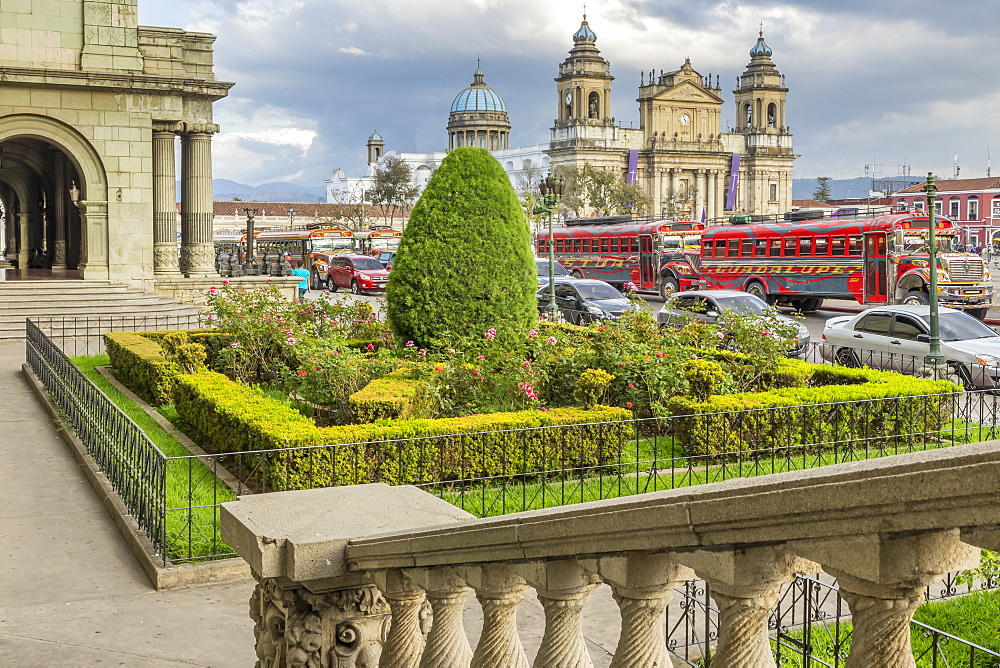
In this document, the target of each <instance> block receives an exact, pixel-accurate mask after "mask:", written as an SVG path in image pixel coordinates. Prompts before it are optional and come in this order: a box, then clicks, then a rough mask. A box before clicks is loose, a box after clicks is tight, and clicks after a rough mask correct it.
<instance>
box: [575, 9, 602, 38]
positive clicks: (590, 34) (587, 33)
mask: <svg viewBox="0 0 1000 668" xmlns="http://www.w3.org/2000/svg"><path fill="white" fill-rule="evenodd" d="M573 41H574V42H582V41H588V42H596V41H597V35H595V34H594V31H593V30H591V29H590V24H589V23H587V15H586V14H584V15H583V23H581V24H580V29H579V30H577V31H576V32H575V33H573Z"/></svg>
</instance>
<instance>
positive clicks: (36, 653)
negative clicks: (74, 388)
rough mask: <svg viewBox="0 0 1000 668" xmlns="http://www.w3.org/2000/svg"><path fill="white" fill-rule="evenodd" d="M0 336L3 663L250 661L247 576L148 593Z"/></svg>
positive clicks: (20, 352) (18, 349)
mask: <svg viewBox="0 0 1000 668" xmlns="http://www.w3.org/2000/svg"><path fill="white" fill-rule="evenodd" d="M23 361H24V343H23V342H18V343H4V344H0V415H2V416H3V422H2V427H0V481H2V484H0V545H2V548H0V657H3V659H2V661H0V662H2V663H3V665H5V666H32V665H44V666H81V665H94V664H103V665H108V664H112V665H121V666H180V665H184V666H191V665H196V666H234V667H236V666H240V667H244V666H252V665H253V663H254V661H255V660H256V656H255V655H254V649H253V647H254V642H253V625H252V623H251V622H250V618H249V615H248V612H247V600H248V599H249V597H250V592H251V590H252V588H253V586H252V582H251V581H247V582H242V583H238V584H229V585H210V586H204V587H195V588H190V589H184V590H174V591H166V592H156V591H155V590H153V588H152V587H151V586H150V584H149V581H148V580H147V578H146V576H145V574H144V573H143V572H142V571H141V570H140V569H139V567H138V566H137V565H136V562H135V559H134V558H133V556H132V554H131V553H130V552H129V551H128V550H127V549H126V548H125V545H124V543H123V541H122V538H121V535H120V534H119V533H118V530H117V529H116V528H115V526H114V524H113V523H112V522H111V519H110V518H109V517H108V515H107V513H106V512H105V511H104V509H103V508H102V507H101V505H100V504H99V503H98V501H97V497H96V495H95V494H94V492H93V490H92V489H91V487H90V485H89V484H88V483H87V481H86V479H85V478H84V476H83V474H82V473H81V471H80V470H79V468H78V467H77V465H76V462H75V460H74V459H73V458H72V456H71V455H70V453H69V450H68V449H67V447H66V445H65V444H64V443H63V442H62V440H61V439H60V437H59V435H58V434H57V433H56V430H55V428H54V427H53V425H52V423H51V421H50V420H49V419H48V416H47V415H46V414H45V413H44V411H43V410H42V408H41V406H39V404H38V402H37V400H36V399H35V396H34V394H33V393H32V391H31V389H30V388H29V387H28V385H27V384H26V383H25V381H24V379H23V377H22V376H21V364H22V362H23Z"/></svg>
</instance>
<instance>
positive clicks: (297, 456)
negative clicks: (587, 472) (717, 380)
mask: <svg viewBox="0 0 1000 668" xmlns="http://www.w3.org/2000/svg"><path fill="white" fill-rule="evenodd" d="M174 405H175V407H176V409H177V412H178V413H179V414H180V415H181V417H183V418H184V419H185V420H186V421H187V422H188V423H189V424H190V425H191V426H192V427H194V428H195V429H197V430H198V432H199V433H200V435H201V436H202V438H203V441H204V443H203V447H204V448H205V449H206V450H207V451H209V452H216V453H226V452H240V451H245V450H278V451H280V452H276V453H273V454H271V455H268V457H267V462H266V466H265V465H262V463H261V462H260V461H248V462H247V466H248V467H250V466H254V467H256V468H257V469H258V470H260V472H261V476H262V478H263V482H264V484H266V486H267V488H268V489H270V490H287V489H305V488H310V487H325V486H330V485H338V484H361V483H366V482H387V483H390V484H411V483H419V482H431V481H438V480H454V479H465V478H475V477H486V476H507V475H524V474H534V473H537V472H542V471H548V470H553V469H557V468H577V467H583V466H597V465H600V464H604V463H607V462H610V461H616V460H617V459H618V457H619V455H620V449H621V446H622V445H623V444H624V442H625V441H626V440H627V439H628V438H630V437H631V436H632V433H633V432H632V423H631V421H630V419H631V413H630V412H629V411H627V410H625V409H621V408H612V407H607V406H599V407H597V408H596V409H594V410H589V411H588V410H584V409H582V408H558V409H552V410H549V411H540V410H539V411H523V412H519V413H494V414H488V415H470V416H467V417H461V418H447V419H442V420H431V419H412V420H384V421H379V422H375V423H372V424H364V425H346V426H338V427H326V428H322V429H321V428H318V427H316V426H314V425H313V423H312V421H311V420H309V419H308V418H306V417H304V416H302V415H301V414H299V413H298V412H296V411H295V410H294V409H292V408H291V407H289V406H288V405H286V404H284V403H282V402H280V401H277V400H274V399H270V398H268V397H266V396H264V394H263V392H261V391H260V390H258V389H256V388H251V387H247V386H244V385H240V384H237V383H234V382H232V381H230V380H229V379H228V378H226V377H225V376H223V375H222V374H218V373H214V372H202V373H197V374H181V375H179V376H178V377H177V382H176V384H175V386H174ZM559 425H575V426H574V427H573V428H571V429H544V428H545V427H553V426H559ZM534 428H537V429H534ZM523 429H534V430H533V431H528V432H524V431H511V430H523ZM478 432H490V433H478ZM312 445H325V446H330V447H320V448H308V449H301V448H300V449H294V448H298V447H299V446H312ZM247 457H248V459H251V460H252V459H257V460H259V457H257V456H254V455H248V456H247Z"/></svg>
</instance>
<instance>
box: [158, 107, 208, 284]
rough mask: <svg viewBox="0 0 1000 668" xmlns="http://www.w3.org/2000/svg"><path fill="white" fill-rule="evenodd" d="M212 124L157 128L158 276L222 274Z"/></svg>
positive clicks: (169, 124) (159, 126) (162, 126)
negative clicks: (177, 146) (177, 154)
mask: <svg viewBox="0 0 1000 668" xmlns="http://www.w3.org/2000/svg"><path fill="white" fill-rule="evenodd" d="M218 130H219V126H217V125H213V124H210V123H205V124H195V123H175V122H170V123H162V122H154V124H153V273H154V274H155V275H157V276H177V275H180V274H183V275H185V276H189V277H190V276H207V275H212V274H215V273H216V270H215V249H214V247H213V245H212V218H213V215H214V214H213V198H212V135H213V134H214V133H216V132H218ZM178 136H179V137H180V142H181V238H180V242H181V247H180V256H179V257H178V253H177V195H176V180H177V178H176V165H175V159H174V142H175V140H176V138H177V137H178Z"/></svg>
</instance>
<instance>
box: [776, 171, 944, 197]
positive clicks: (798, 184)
mask: <svg viewBox="0 0 1000 668" xmlns="http://www.w3.org/2000/svg"><path fill="white" fill-rule="evenodd" d="M881 180H882V181H894V182H898V184H899V185H898V187H897V188H892V190H902V189H903V188H907V187H909V186H911V185H913V184H914V183H923V182H924V181H923V179H916V178H913V177H909V176H898V177H889V178H885V179H881ZM871 187H872V180H871V178H869V177H867V176H859V177H857V178H854V179H830V194H831V195H832V197H833V199H849V198H852V197H868V192H869V191H870V190H871ZM815 190H816V179H792V199H812V196H813V192H814V191H815Z"/></svg>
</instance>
